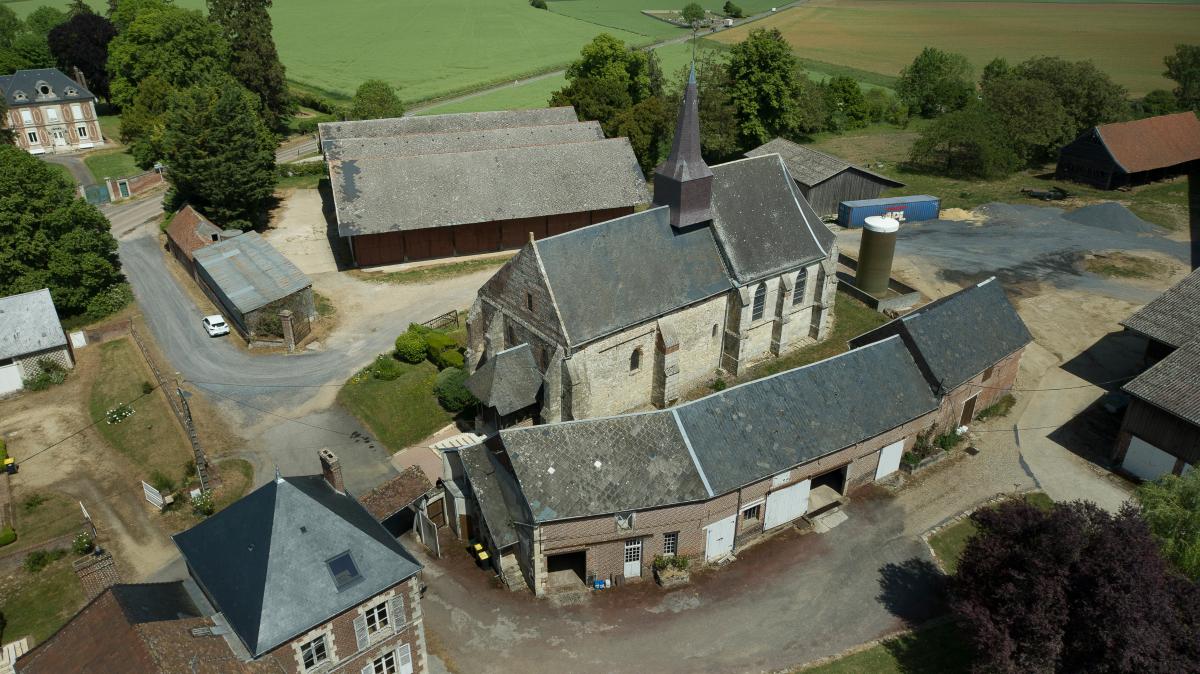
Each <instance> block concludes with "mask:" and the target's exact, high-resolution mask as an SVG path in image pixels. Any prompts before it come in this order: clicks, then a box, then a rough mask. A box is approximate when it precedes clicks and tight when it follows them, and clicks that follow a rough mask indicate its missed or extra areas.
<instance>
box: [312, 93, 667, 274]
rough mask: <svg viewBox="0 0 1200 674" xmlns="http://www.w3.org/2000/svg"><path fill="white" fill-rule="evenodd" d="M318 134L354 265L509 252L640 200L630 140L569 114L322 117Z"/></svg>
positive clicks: (642, 189)
mask: <svg viewBox="0 0 1200 674" xmlns="http://www.w3.org/2000/svg"><path fill="white" fill-rule="evenodd" d="M320 134H321V148H322V152H323V153H324V155H325V159H326V161H327V163H328V165H329V176H330V182H331V185H332V193H333V208H334V212H335V214H336V217H337V221H338V233H339V235H340V236H342V237H344V238H346V239H348V241H349V244H350V250H351V253H352V255H353V257H354V262H355V264H357V265H359V266H369V265H379V264H389V263H395V262H406V261H411V260H424V259H431V258H439V257H449V256H454V255H472V254H478V253H487V252H494V251H499V250H505V249H511V248H518V247H520V246H522V245H524V244H525V243H526V242H527V241H528V240H529V238H530V237H531V236H532V237H534V238H538V239H540V238H544V237H546V236H553V235H555V234H561V233H563V232H567V231H570V230H573V229H577V228H579V227H584V226H587V225H590V224H594V223H598V222H603V221H606V220H610V219H612V218H615V217H619V216H621V215H626V214H629V213H632V212H633V210H634V207H635V206H636V205H638V204H641V203H645V202H647V201H649V199H650V197H649V194H648V192H647V190H646V184H645V179H644V178H643V176H642V173H641V170H640V168H639V167H638V164H637V159H636V158H635V157H634V154H633V149H632V147H630V145H629V141H628V140H627V139H625V138H615V139H605V138H604V133H603V132H602V131H601V130H600V126H599V125H598V124H596V123H595V122H579V121H577V120H576V117H575V112H574V110H572V109H571V108H551V109H548V110H528V111H504V112H492V113H467V114H453V115H432V116H428V117H404V118H400V119H392V120H369V121H364V122H328V123H325V124H322V125H321V127H320Z"/></svg>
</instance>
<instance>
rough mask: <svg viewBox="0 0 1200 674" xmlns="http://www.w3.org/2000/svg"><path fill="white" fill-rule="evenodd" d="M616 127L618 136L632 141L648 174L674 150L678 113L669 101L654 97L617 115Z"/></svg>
mask: <svg viewBox="0 0 1200 674" xmlns="http://www.w3.org/2000/svg"><path fill="white" fill-rule="evenodd" d="M613 125H614V127H615V131H616V135H618V136H625V137H626V138H628V139H629V144H630V145H631V146H632V147H633V154H634V155H635V156H636V157H637V159H638V164H639V165H640V166H641V167H642V172H643V173H645V174H647V175H649V173H650V172H651V171H653V170H654V167H655V166H657V165H658V163H659V162H660V161H662V160H663V158H665V157H666V156H667V153H668V152H669V151H670V149H671V134H672V133H673V132H674V130H675V111H674V110H673V109H672V106H671V105H670V104H669V103H667V101H666V99H663V98H661V97H658V96H651V97H650V98H647V99H646V100H644V101H641V102H640V103H638V104H636V105H633V106H631V107H628V108H625V109H624V110H621V111H620V112H618V113H617V115H616V118H615V119H614V120H613Z"/></svg>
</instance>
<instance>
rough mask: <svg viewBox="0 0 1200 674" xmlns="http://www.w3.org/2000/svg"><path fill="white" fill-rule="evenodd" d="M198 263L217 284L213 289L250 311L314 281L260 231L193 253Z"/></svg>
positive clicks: (244, 310) (303, 287)
mask: <svg viewBox="0 0 1200 674" xmlns="http://www.w3.org/2000/svg"><path fill="white" fill-rule="evenodd" d="M193 257H194V260H195V262H196V264H197V265H199V266H200V267H201V268H203V269H204V271H205V272H206V273H207V274H208V276H209V277H210V278H212V280H213V282H214V283H215V284H216V285H217V287H216V288H214V289H213V290H214V291H216V292H219V293H220V294H222V295H224V296H225V297H227V298H228V299H229V301H230V302H232V303H233V305H234V306H235V307H237V309H238V311H240V312H242V313H243V314H248V313H250V312H252V311H254V310H256V309H260V308H262V307H264V306H266V305H268V304H270V303H271V302H274V301H275V300H278V299H282V298H284V297H287V296H288V295H291V294H293V293H297V292H300V291H301V290H304V289H305V288H308V287H310V286H311V285H312V281H310V280H309V278H308V276H306V275H305V274H304V272H302V271H300V269H299V268H298V267H297V266H296V265H294V264H292V262H291V261H290V260H288V259H287V258H286V257H284V256H283V255H281V254H280V253H279V251H277V250H275V247H274V246H272V245H271V244H269V243H267V241H266V239H263V238H262V237H261V236H259V235H258V232H246V233H245V234H242V235H240V236H235V237H233V238H232V239H226V240H225V241H220V242H217V243H214V244H212V245H209V246H205V247H204V248H200V249H197V250H196V251H195V253H193Z"/></svg>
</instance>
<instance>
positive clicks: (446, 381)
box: [433, 367, 479, 412]
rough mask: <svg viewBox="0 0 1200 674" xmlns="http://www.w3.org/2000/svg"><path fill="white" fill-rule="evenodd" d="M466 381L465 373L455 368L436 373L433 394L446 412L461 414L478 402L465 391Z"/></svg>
mask: <svg viewBox="0 0 1200 674" xmlns="http://www.w3.org/2000/svg"><path fill="white" fill-rule="evenodd" d="M466 381H467V373H466V371H465V370H463V369H460V368H457V367H448V368H446V369H445V370H442V371H441V372H439V373H438V376H437V380H436V383H435V384H434V385H433V393H434V395H436V396H437V399H438V403H440V404H441V406H442V407H443V408H444V409H445V410H446V411H447V412H461V411H463V410H465V409H467V408H468V407H473V406H474V405H476V404H477V403H478V402H479V401H478V400H476V399H475V396H473V395H471V392H470V391H468V390H467V386H466Z"/></svg>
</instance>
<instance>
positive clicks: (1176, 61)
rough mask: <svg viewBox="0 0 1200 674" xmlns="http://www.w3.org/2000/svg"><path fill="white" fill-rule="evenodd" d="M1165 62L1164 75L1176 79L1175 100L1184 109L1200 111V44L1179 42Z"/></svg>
mask: <svg viewBox="0 0 1200 674" xmlns="http://www.w3.org/2000/svg"><path fill="white" fill-rule="evenodd" d="M1163 63H1164V64H1165V65H1166V66H1167V71H1166V72H1165V73H1163V75H1164V76H1166V77H1169V78H1170V79H1172V80H1175V85H1176V86H1175V100H1176V101H1178V103H1179V107H1181V108H1183V109H1184V110H1195V111H1196V112H1200V45H1195V44H1177V45H1175V53H1174V54H1168V55H1167V57H1166V58H1165V59H1163Z"/></svg>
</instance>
